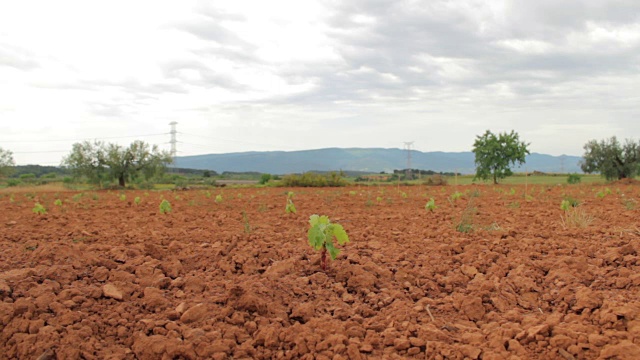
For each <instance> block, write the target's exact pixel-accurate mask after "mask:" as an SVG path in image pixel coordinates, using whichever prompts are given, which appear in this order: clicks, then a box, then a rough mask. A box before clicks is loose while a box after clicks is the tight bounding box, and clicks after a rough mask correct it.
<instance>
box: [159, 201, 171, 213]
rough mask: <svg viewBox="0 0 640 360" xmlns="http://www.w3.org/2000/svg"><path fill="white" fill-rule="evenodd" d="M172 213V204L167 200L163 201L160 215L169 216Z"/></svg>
mask: <svg viewBox="0 0 640 360" xmlns="http://www.w3.org/2000/svg"><path fill="white" fill-rule="evenodd" d="M170 212H171V204H170V203H169V202H168V201H167V199H164V200H162V202H161V203H160V213H161V214H168V213H170Z"/></svg>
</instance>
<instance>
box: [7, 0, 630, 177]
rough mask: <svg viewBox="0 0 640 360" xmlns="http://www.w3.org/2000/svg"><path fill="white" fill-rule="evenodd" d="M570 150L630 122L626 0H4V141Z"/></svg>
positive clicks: (42, 148) (216, 148)
mask: <svg viewBox="0 0 640 360" xmlns="http://www.w3.org/2000/svg"><path fill="white" fill-rule="evenodd" d="M173 121H175V122H177V123H178V125H177V135H176V137H177V141H178V142H177V150H178V156H187V155H196V154H208V153H227V152H241V151H275V150H284V151H292V150H304V149H318V148H326V147H382V148H403V147H404V142H411V141H412V142H413V149H415V150H420V151H455V152H458V151H471V149H472V145H473V142H474V140H475V137H476V136H478V135H480V134H482V133H484V132H485V131H486V130H491V131H493V132H502V131H511V130H515V131H516V132H517V133H518V134H519V135H520V138H521V140H524V141H526V142H528V143H530V146H529V149H530V151H531V152H538V153H545V154H551V155H561V154H567V155H578V156H580V155H582V154H583V148H582V147H583V145H584V144H585V143H586V142H587V141H589V140H591V139H604V138H608V137H610V136H614V135H615V136H618V137H619V138H632V139H638V137H639V134H640V1H637V0H563V1H558V0H537V1H523V0H469V1H467V0H449V1H440V0H424V1H416V0H407V1H404V0H390V1H387V0H349V1H339V0H327V1H307V0H272V1H259V0H254V1H246V0H231V1H225V0H217V1H141V0H137V1H119V0H111V1H102V2H95V1H65V0H59V1H30V0H21V1H3V2H0V147H2V148H4V149H8V150H10V151H12V152H13V153H14V159H15V161H16V163H17V164H19V165H24V164H42V165H58V164H60V161H61V159H62V158H63V157H64V156H65V155H67V154H68V153H69V152H70V150H71V146H72V144H73V143H75V142H79V141H84V140H102V141H105V142H113V143H118V144H122V145H127V144H129V143H131V142H132V141H133V140H143V141H146V142H149V143H151V144H157V145H159V146H160V148H162V149H166V150H169V148H170V144H169V141H170V135H169V132H170V126H169V123H170V122H173Z"/></svg>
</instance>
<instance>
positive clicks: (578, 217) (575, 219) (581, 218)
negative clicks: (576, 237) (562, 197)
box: [560, 207, 595, 229]
mask: <svg viewBox="0 0 640 360" xmlns="http://www.w3.org/2000/svg"><path fill="white" fill-rule="evenodd" d="M594 219H595V218H594V217H593V216H592V215H590V214H589V213H587V212H586V211H585V210H584V209H583V208H581V207H572V208H569V209H568V210H567V211H565V212H564V215H560V224H561V225H562V228H563V229H567V228H586V227H587V226H589V225H590V224H591V223H592V222H593V220H594Z"/></svg>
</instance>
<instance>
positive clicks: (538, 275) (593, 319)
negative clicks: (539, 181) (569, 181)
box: [0, 184, 640, 360]
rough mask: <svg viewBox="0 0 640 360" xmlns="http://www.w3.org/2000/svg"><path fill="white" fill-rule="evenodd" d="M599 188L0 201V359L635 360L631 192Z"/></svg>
mask: <svg viewBox="0 0 640 360" xmlns="http://www.w3.org/2000/svg"><path fill="white" fill-rule="evenodd" d="M289 190H291V191H293V192H294V193H295V196H294V197H293V201H294V203H295V205H296V208H297V210H298V212H297V214H285V212H284V208H285V205H286V195H285V192H286V191H289ZM609 190H610V191H607V189H605V187H604V186H596V187H593V186H591V185H582V186H567V187H561V186H556V187H542V186H535V187H531V186H529V187H528V189H526V191H527V194H526V196H525V187H524V186H519V187H513V188H512V187H508V186H495V187H494V186H469V187H463V186H461V187H454V186H448V187H419V186H414V187H400V188H397V187H383V188H379V187H348V188H338V189H334V188H325V189H283V188H266V189H259V188H253V189H244V188H243V189H223V190H210V193H209V194H207V193H206V192H205V191H200V190H191V191H184V192H148V193H145V192H143V191H127V192H124V193H118V192H106V191H104V192H103V191H100V192H86V193H74V192H60V193H58V194H56V193H53V192H50V193H38V192H37V191H36V192H34V193H15V194H10V193H7V192H3V193H0V248H1V249H2V251H1V252H0V330H1V331H0V359H14V358H19V359H41V360H44V359H183V358H184V359H208V358H213V359H231V358H233V359H241V358H246V359H249V358H251V359H272V358H287V359H293V358H302V359H366V358H372V359H373V358H407V357H415V358H419V359H420V358H426V359H484V360H489V359H598V358H600V359H640V291H639V290H640V272H639V271H638V270H639V269H640V258H639V252H640V241H639V240H640V204H638V203H637V199H638V198H639V196H640V188H639V187H638V186H634V185H623V184H621V185H615V184H614V185H609ZM455 192H459V193H460V198H459V199H453V198H452V194H454V193H455ZM598 193H599V194H598ZM121 194H124V196H125V197H126V198H124V199H123V198H121ZM218 194H221V195H222V201H221V202H219V203H217V202H216V201H215V197H216V195H218ZM207 195H210V196H207ZM598 195H600V196H598ZM566 196H571V197H573V198H574V199H576V200H578V201H579V202H580V205H579V206H578V207H576V208H570V209H569V210H568V211H567V212H565V211H563V210H561V209H560V204H561V201H562V200H563V198H564V197H566ZM136 197H139V198H140V199H139V204H136V202H135V201H134V199H135V198H136ZM454 197H455V196H454ZM163 198H164V199H167V200H168V201H169V202H170V203H171V206H172V212H171V213H169V214H160V211H159V204H160V202H161V200H162V199H163ZM429 198H434V199H435V204H436V205H437V208H436V209H435V210H434V211H432V212H431V211H427V210H425V204H426V202H427V200H428V199H429ZM56 199H60V200H62V205H61V206H60V205H55V204H54V202H55V200H56ZM36 202H39V203H41V204H42V205H44V207H45V208H46V209H47V213H46V214H43V215H39V214H35V213H34V212H33V211H32V209H33V207H34V204H35V203H36ZM316 213H317V214H324V215H328V216H329V217H330V218H331V219H332V221H335V222H339V223H340V224H342V225H343V226H344V228H345V229H346V231H347V232H348V234H349V236H350V238H351V243H349V244H347V245H346V246H344V247H343V249H342V252H341V254H340V255H339V256H338V258H337V259H336V260H335V261H332V262H330V263H329V268H328V269H327V271H326V272H323V271H322V270H321V268H320V263H319V260H320V254H319V253H317V252H315V251H314V250H312V249H311V248H310V247H309V245H308V244H307V240H306V232H307V229H308V223H307V221H308V218H309V216H310V215H311V214H316Z"/></svg>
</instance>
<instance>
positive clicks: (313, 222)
mask: <svg viewBox="0 0 640 360" xmlns="http://www.w3.org/2000/svg"><path fill="white" fill-rule="evenodd" d="M319 219H320V216H318V215H316V214H313V215H311V216H310V217H309V224H310V225H311V226H316V225H317V224H318V221H319Z"/></svg>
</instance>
